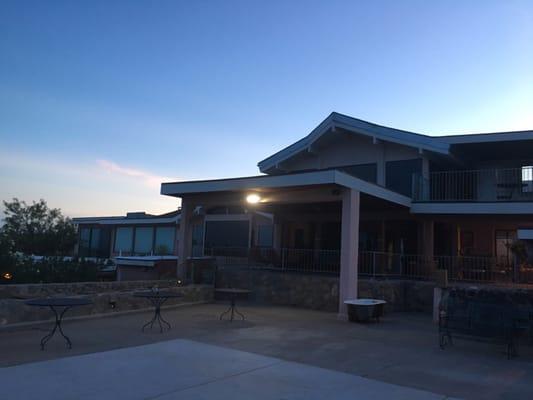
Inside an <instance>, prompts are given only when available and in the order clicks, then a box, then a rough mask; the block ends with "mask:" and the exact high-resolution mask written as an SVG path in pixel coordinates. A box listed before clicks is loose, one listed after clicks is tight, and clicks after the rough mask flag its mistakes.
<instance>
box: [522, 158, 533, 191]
mask: <svg viewBox="0 0 533 400" xmlns="http://www.w3.org/2000/svg"><path fill="white" fill-rule="evenodd" d="M522 193H533V165H525V166H523V167H522Z"/></svg>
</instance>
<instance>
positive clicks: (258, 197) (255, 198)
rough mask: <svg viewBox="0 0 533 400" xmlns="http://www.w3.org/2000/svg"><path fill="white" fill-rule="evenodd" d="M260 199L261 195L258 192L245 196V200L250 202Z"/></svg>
mask: <svg viewBox="0 0 533 400" xmlns="http://www.w3.org/2000/svg"><path fill="white" fill-rule="evenodd" d="M260 201H261V197H260V196H259V195H258V194H255V193H252V194H249V195H248V196H246V202H247V203H250V204H257V203H259V202H260Z"/></svg>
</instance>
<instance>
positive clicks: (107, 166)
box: [96, 160, 174, 188]
mask: <svg viewBox="0 0 533 400" xmlns="http://www.w3.org/2000/svg"><path fill="white" fill-rule="evenodd" d="M96 163H97V164H98V166H99V167H100V168H102V169H104V170H105V171H107V172H108V173H111V174H115V175H121V176H125V177H129V178H135V179H139V180H141V181H142V182H143V184H145V185H146V186H148V187H150V188H156V187H159V186H160V185H161V183H162V182H168V181H172V180H174V179H172V178H168V177H165V176H160V175H156V174H152V173H151V172H148V171H143V170H140V169H136V168H130V167H125V166H122V165H119V164H117V163H115V162H113V161H109V160H97V161H96Z"/></svg>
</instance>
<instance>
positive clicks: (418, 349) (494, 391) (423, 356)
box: [0, 304, 533, 399]
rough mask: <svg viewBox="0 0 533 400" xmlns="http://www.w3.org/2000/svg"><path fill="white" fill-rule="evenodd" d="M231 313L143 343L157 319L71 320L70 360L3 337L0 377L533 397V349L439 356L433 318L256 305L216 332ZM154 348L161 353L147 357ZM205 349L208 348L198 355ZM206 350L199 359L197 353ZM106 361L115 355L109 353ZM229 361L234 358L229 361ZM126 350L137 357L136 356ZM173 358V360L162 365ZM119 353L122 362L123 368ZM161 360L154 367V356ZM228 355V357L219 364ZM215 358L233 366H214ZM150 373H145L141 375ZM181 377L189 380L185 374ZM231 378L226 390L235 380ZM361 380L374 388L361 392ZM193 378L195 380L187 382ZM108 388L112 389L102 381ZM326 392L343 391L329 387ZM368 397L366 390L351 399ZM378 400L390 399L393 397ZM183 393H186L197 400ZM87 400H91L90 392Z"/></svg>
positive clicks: (212, 308)
mask: <svg viewBox="0 0 533 400" xmlns="http://www.w3.org/2000/svg"><path fill="white" fill-rule="evenodd" d="M225 307H226V306H225V305H221V304H210V305H202V306H191V307H183V308H179V309H174V310H167V311H165V313H164V315H165V318H166V319H168V320H169V321H170V322H171V323H172V325H173V329H172V330H171V331H170V332H165V333H163V334H159V331H155V330H154V332H148V333H141V332H140V327H141V326H142V324H143V322H144V321H145V320H148V319H149V317H150V314H148V313H138V314H129V315H121V316H118V315H117V316H114V317H108V318H98V319H88V320H78V321H66V322H65V327H64V328H65V331H66V333H67V334H68V335H70V336H71V339H72V341H73V345H74V348H73V349H72V350H70V351H69V350H67V349H66V348H65V345H64V342H62V340H60V338H54V339H52V340H51V341H50V342H49V345H47V348H46V350H45V351H40V350H39V346H38V344H39V339H40V337H41V336H43V335H44V332H43V329H44V327H39V328H38V329H36V328H33V329H29V328H26V329H19V330H16V331H0V365H1V366H3V367H7V366H14V365H19V366H18V367H16V368H13V369H11V368H6V369H4V370H2V373H1V374H0V379H2V380H8V381H10V382H14V381H15V382H19V383H20V382H21V381H20V380H19V379H21V378H20V377H22V376H28V375H27V374H29V373H30V372H29V371H32V370H33V371H34V373H32V374H31V376H42V374H41V375H39V373H38V372H35V371H54V368H57V371H62V370H63V369H64V368H66V370H68V371H76V373H79V374H80V378H79V379H80V380H79V381H78V380H77V379H78V378H75V377H74V378H72V379H69V382H70V381H72V382H79V383H82V382H83V379H82V378H83V376H87V375H83V373H82V372H81V371H84V368H89V366H92V368H89V370H92V369H94V370H98V371H97V373H98V374H103V373H104V371H106V368H107V367H106V365H110V367H109V368H110V371H111V372H113V371H120V368H122V369H123V370H124V368H125V367H128V368H132V369H131V370H130V371H129V372H128V374H130V375H125V376H128V380H127V382H128V384H129V383H130V381H133V382H132V385H134V386H135V385H137V384H139V385H140V384H141V383H140V382H145V383H146V382H151V381H152V380H154V379H155V380H156V381H157V382H163V381H165V380H166V379H169V380H171V381H176V379H180V381H179V382H178V381H176V386H172V387H169V389H168V390H169V391H170V392H169V393H168V396H172V395H173V394H172V393H174V392H175V393H178V392H176V390H178V391H181V392H179V393H181V395H182V396H183V398H215V397H214V396H213V394H220V396H221V397H219V398H226V397H230V395H231V396H233V394H232V393H233V391H234V390H233V389H232V388H238V389H236V390H239V391H240V390H242V393H244V394H246V393H248V395H246V396H244V397H242V398H249V397H251V396H252V395H253V396H254V397H257V396H258V395H264V397H262V398H276V399H280V398H287V399H296V398H311V397H310V393H317V396H318V397H316V398H324V397H326V396H325V393H327V391H328V390H330V389H331V388H332V387H333V386H334V387H340V388H346V393H352V397H351V398H358V397H353V395H354V394H357V393H359V394H360V395H361V396H363V395H364V394H365V393H367V394H368V393H372V392H371V391H372V390H378V388H380V389H383V390H397V392H394V393H401V391H400V389H398V386H400V388H403V389H408V388H413V389H417V390H419V391H422V392H419V391H416V393H417V395H419V394H421V395H424V396H437V397H427V398H443V397H444V396H448V397H459V398H471V399H524V398H533V350H532V348H531V347H526V346H522V347H521V348H520V349H519V351H520V357H518V358H516V359H513V360H507V359H506V358H505V355H504V349H503V347H501V346H498V345H495V344H490V343H489V344H487V343H478V342H472V341H461V340H457V341H456V343H455V345H454V347H452V348H449V349H446V350H444V351H442V350H440V349H439V348H438V345H437V334H436V327H435V326H434V325H433V324H432V323H431V320H430V317H429V316H428V315H421V314H405V313H394V314H390V315H387V316H386V318H385V319H384V320H383V322H382V323H380V324H366V325H361V324H349V323H346V322H343V321H339V320H337V318H336V315H335V314H332V313H325V312H318V311H310V310H302V309H295V308H288V307H255V306H250V307H242V308H241V309H242V310H243V311H244V313H245V314H246V316H247V320H246V321H244V322H240V321H235V322H233V323H229V322H225V321H218V315H219V314H220V313H221V312H222V311H223V310H224V309H225ZM175 339H181V340H177V341H176V340H175ZM184 340H188V341H184ZM190 340H192V341H194V342H191V341H190ZM165 341H166V342H165ZM154 343H158V344H157V346H162V347H161V348H159V347H157V346H156V347H152V346H142V345H148V344H154ZM185 343H186V345H184V344H185ZM201 343H203V344H205V345H209V346H207V347H202V345H201ZM212 345H214V346H212ZM133 346H140V347H133ZM165 346H170V347H168V348H167V347H165ZM199 346H200V347H199ZM187 348H190V349H191V351H192V353H191V355H190V357H189V356H186V355H183V354H181V353H180V352H182V351H185V350H186V349H187ZM200 348H203V349H204V350H201V351H200V350H198V349H200ZM116 349H122V350H116ZM157 349H165V350H164V351H162V350H157ZM172 349H174V350H172ZM205 349H211V350H209V351H208V350H205ZM109 350H116V351H112V352H105V351H109ZM193 350H194V351H193ZM234 350H239V351H238V352H235V353H234V352H233V351H234ZM130 351H131V352H133V353H131V354H130V353H129V352H130ZM122 352H125V353H122ZM202 352H203V353H202ZM224 352H229V353H224ZM166 353H169V354H174V356H170V355H169V357H165V356H164V354H166ZM185 353H186V351H185ZM199 353H202V354H205V357H203V358H202V357H198V358H195V357H194V354H199ZM210 353H212V354H210ZM230 353H231V354H233V355H229V354H230ZM251 353H253V354H251ZM82 354H89V355H87V356H84V357H88V358H84V357H77V356H78V355H82ZM124 354H126V356H124V357H122V355H124ZM154 354H159V356H157V357H155V356H154ZM178 354H181V355H180V356H178ZM221 354H226V355H225V356H224V357H222V356H221ZM158 357H159V358H160V360H159V361H157V360H158ZM188 357H189V358H188ZM213 357H214V358H213ZM216 357H221V358H225V359H229V360H238V362H237V361H232V362H229V363H224V362H218V361H216V360H215V359H216ZM52 359H59V360H56V361H53V362H52V363H51V364H50V365H54V367H52V366H50V367H49V368H48V367H46V368H43V367H42V366H43V365H44V366H46V365H48V363H34V362H35V361H43V360H52ZM83 360H86V361H83ZM115 360H117V363H118V364H117V365H115V366H114V367H112V366H113V365H114V364H108V363H110V362H113V363H114V362H115ZM120 360H122V361H120ZM195 360H196V361H195ZM243 360H244V361H246V360H253V362H252V361H250V363H247V362H244V361H243ZM241 362H242V364H241ZM28 363H31V364H28ZM63 363H66V364H63ZM69 363H72V364H69ZM23 364H25V365H23ZM156 364H157V365H156ZM69 365H70V367H68V368H67V367H66V366H69ZM269 365H270V366H269ZM119 366H121V367H120V368H119ZM234 367H238V368H237V370H235V369H232V368H234ZM241 367H242V368H241ZM18 368H20V370H19V369H18ZM35 368H37V369H36V370H34V369H35ZM62 368H63V369H62ZM160 370H163V371H164V370H169V371H170V372H168V374H167V373H163V374H162V375H161V378H159V372H158V373H155V371H160ZM8 371H9V374H11V373H12V372H11V371H28V372H17V374H22V375H17V376H18V377H17V376H15V375H13V376H12V378H11V379H12V380H9V379H8V378H5V377H6V376H7V375H6V372H8ZM124 371H126V370H124ZM136 371H137V372H136ZM147 371H149V372H150V374H148V375H146V373H147ZM185 371H190V372H191V374H190V375H187V372H185ZM194 371H196V372H194ZM235 371H237V372H235ZM298 371H306V372H305V373H303V372H301V373H299V372H298ZM117 373H118V372H117ZM136 373H138V374H139V375H135V374H136ZM219 373H220V374H221V375H219ZM338 373H340V374H338ZM24 374H26V375H24ZM184 374H185V375H184ZM112 375H113V374H112V373H111V375H110V376H112ZM60 376H61V375H60ZM136 376H141V377H143V378H142V379H138V378H136ZM187 376H188V378H187ZM220 376H223V377H224V378H220ZM13 377H15V378H13ZM228 377H231V379H230V380H228V379H229V378H228ZM305 377H309V379H307V378H305ZM104 378H105V376H103V375H102V379H104ZM193 378H194V379H197V380H199V381H200V383H199V385H200V386H198V389H194V387H196V386H195V385H196V384H195V383H194V382H193V381H194V379H193ZM211 378H212V379H211ZM362 378H367V380H364V381H361V379H362ZM33 379H34V378H32V380H33ZM36 379H37V378H36ZM38 379H40V378H38ZM181 379H183V380H181ZM187 379H192V380H191V381H190V382H189V381H187ZM211 380H212V382H211ZM53 381H54V380H53V379H51V380H46V381H44V382H53ZM116 381H117V382H118V380H116ZM103 382H108V381H107V380H105V379H104V381H103ZM188 382H189V383H190V385H191V388H190V389H188V390H190V392H184V391H183V390H185V389H184V388H185V387H187V384H188ZM191 382H193V383H191ZM208 382H209V383H208ZM269 382H270V384H268V383H269ZM272 382H274V383H275V384H274V383H272ZM328 382H337V383H338V385H333V386H328V385H329V383H328ZM361 382H365V383H361ZM262 383H264V386H265V389H264V390H263V389H262V385H261V384H262ZM1 384H2V385H3V386H2V387H3V388H6V382H4V381H2V382H1ZM7 384H9V382H7ZM49 384H50V383H49ZM146 384H147V385H148V386H150V385H149V384H148V383H146ZM386 384H391V385H392V386H389V385H386ZM43 385H44V387H45V386H46V385H45V384H44V383H43ZM106 385H108V384H107V383H106V384H104V385H103V387H107V386H106ZM109 385H111V384H109ZM158 385H159V384H158ZM165 385H166V384H165ZM257 385H259V386H257ZM353 385H355V386H353ZM376 385H377V386H376ZM382 385H383V386H382ZM19 386H20V385H19ZM81 386H82V387H84V386H87V388H86V389H87V390H90V389H95V387H94V386H95V385H94V384H89V385H81ZM122 386H127V385H122ZM156 386H157V385H156ZM163 386H164V385H163ZM361 386H364V387H367V388H368V390H369V391H368V392H365V391H364V390H362V389H360V390H359V391H357V390H355V389H354V388H356V387H357V388H360V387H361ZM109 387H114V386H113V385H111V386H109ZM200 387H201V390H200V389H199V388H200ZM278 389H279V390H278ZM352 389H353V391H352ZM110 390H111V389H110ZM113 390H114V389H113ZM210 390H211V392H210ZM306 390H309V391H307V392H306ZM339 390H341V391H340V392H339V393H340V394H339V395H338V396H337V393H336V392H335V393H333V394H332V395H328V396H327V397H332V396H333V395H334V397H335V398H338V397H339V396H341V394H342V393H345V392H342V390H343V389H339ZM365 390H366V389H365ZM172 391H174V392H172ZM228 391H229V392H228ZM247 391H249V392H247ZM256 392H257V393H256ZM4 393H10V392H4ZM127 393H129V392H127ZM161 393H162V392H161ZM209 393H211V396H210V395H209ZM375 393H377V392H375ZM382 393H384V394H383V396H385V393H389V392H382ZM390 393H393V392H390ZM390 393H389V394H388V395H386V396H385V397H381V395H380V396H377V397H372V398H401V397H395V396H400V395H401V394H397V395H396V394H394V395H392V394H390ZM413 393H415V392H413ZM185 394H190V397H188V396H185ZM318 394H320V396H319V395H318ZM435 394H436V395H435ZM150 395H151V394H149V395H148V396H150ZM298 395H301V397H298ZM87 396H91V393H88V394H87ZM202 396H204V397H202ZM205 396H206V397H205ZM391 396H392V397H391ZM411 396H414V395H411ZM233 397H234V396H233ZM10 398H11V397H10ZM30 398H31V397H30ZM40 398H43V397H40ZM89 398H90V397H89ZM122 398H135V397H122ZM144 398H150V397H144ZM163 398H165V397H163ZM167 398H173V397H167ZM176 398H177V397H176ZM340 398H342V397H340ZM359 398H365V397H359ZM410 398H416V397H410ZM422 398H424V397H422Z"/></svg>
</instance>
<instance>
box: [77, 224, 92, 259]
mask: <svg viewBox="0 0 533 400" xmlns="http://www.w3.org/2000/svg"><path fill="white" fill-rule="evenodd" d="M90 244H91V228H81V229H80V243H79V247H78V254H79V255H80V257H88V256H89V246H90Z"/></svg>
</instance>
